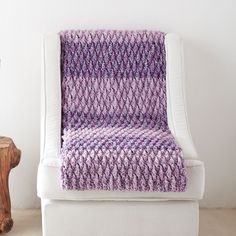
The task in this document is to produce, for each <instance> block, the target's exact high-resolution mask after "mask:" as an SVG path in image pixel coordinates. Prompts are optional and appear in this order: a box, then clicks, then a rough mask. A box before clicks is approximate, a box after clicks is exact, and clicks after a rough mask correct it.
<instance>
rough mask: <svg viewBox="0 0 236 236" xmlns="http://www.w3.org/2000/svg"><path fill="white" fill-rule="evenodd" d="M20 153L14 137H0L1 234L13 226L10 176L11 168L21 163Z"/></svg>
mask: <svg viewBox="0 0 236 236" xmlns="http://www.w3.org/2000/svg"><path fill="white" fill-rule="evenodd" d="M20 155H21V151H20V150H19V149H17V148H16V146H15V144H14V143H13V141H12V139H10V138H7V137H0V234H1V233H6V232H8V231H10V230H11V228H12V226H13V220H12V218H11V200H10V193H9V186H8V177H9V173H10V170H11V169H12V168H14V167H16V166H17V165H18V164H19V162H20Z"/></svg>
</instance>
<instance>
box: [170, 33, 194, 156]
mask: <svg viewBox="0 0 236 236" xmlns="http://www.w3.org/2000/svg"><path fill="white" fill-rule="evenodd" d="M165 46H166V64H167V67H166V73H167V74H166V83H167V85H166V88H167V116H168V124H169V128H170V130H171V132H172V134H173V135H174V136H175V138H176V140H177V142H178V143H179V145H180V146H181V147H182V149H183V155H184V158H185V159H196V158H197V153H196V150H195V147H194V144H193V141H192V137H191V133H190V129H189V124H188V118H187V110H186V102H185V83H184V57H183V42H182V40H181V39H180V38H179V37H178V36H177V35H175V34H167V35H166V38H165Z"/></svg>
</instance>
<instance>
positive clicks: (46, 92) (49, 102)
mask: <svg viewBox="0 0 236 236" xmlns="http://www.w3.org/2000/svg"><path fill="white" fill-rule="evenodd" d="M42 49H43V53H42V55H43V57H42V60H43V61H42V93H41V98H42V100H41V102H42V103H41V104H42V106H41V159H46V158H58V157H59V153H60V148H61V79H60V76H61V71H60V56H61V46H60V38H59V35H58V34H50V35H46V36H45V37H44V40H43V47H42ZM165 50H166V94H167V119H168V125H169V128H170V130H171V132H172V133H173V135H174V136H175V138H176V140H177V142H178V143H179V144H180V146H181V147H182V149H183V154H184V158H186V159H195V158H196V157H197V154H196V151H195V148H194V145H193V142H192V138H191V134H190V131H189V127H188V122H187V115H186V105H185V95H184V66H183V43H182V40H181V39H180V38H179V37H178V36H177V35H175V34H166V36H165Z"/></svg>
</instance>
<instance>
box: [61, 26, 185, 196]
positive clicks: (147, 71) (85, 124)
mask: <svg viewBox="0 0 236 236" xmlns="http://www.w3.org/2000/svg"><path fill="white" fill-rule="evenodd" d="M60 38H61V78H62V132H63V133H62V138H63V143H62V149H61V179H62V187H63V188H64V189H77V190H92V189H96V190H130V191H160V192H170V191H172V192H176V191H177V192H181V191H185V188H186V174H185V172H186V171H185V167H184V161H183V157H182V151H181V148H180V147H179V145H178V144H177V143H176V141H175V139H174V137H173V135H172V134H171V132H170V130H169V128H168V124H167V111H166V106H167V105H166V104H167V103H166V58H165V45H164V40H165V34H164V33H162V32H153V31H104V30H97V31H84V30H78V31H65V32H62V33H61V34H60Z"/></svg>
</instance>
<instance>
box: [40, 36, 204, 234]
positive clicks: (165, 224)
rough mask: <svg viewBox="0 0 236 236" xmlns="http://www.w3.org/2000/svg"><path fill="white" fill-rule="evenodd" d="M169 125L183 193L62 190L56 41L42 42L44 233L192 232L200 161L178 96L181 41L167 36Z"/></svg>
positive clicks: (181, 76) (195, 224)
mask: <svg viewBox="0 0 236 236" xmlns="http://www.w3.org/2000/svg"><path fill="white" fill-rule="evenodd" d="M165 45H166V60H167V78H166V79H167V109H168V110H167V113H168V123H169V128H170V130H171V131H172V133H173V134H174V136H175V138H176V140H177V141H178V143H179V144H180V146H181V147H182V149H183V154H184V158H185V163H186V167H187V178H188V182H187V191H186V192H169V193H165V192H119V191H65V190H62V188H61V187H60V182H59V174H60V172H59V167H60V159H59V153H60V148H61V81H60V39H59V36H58V35H57V34H55V35H48V36H46V37H45V38H44V42H43V62H42V63H43V76H42V111H41V114H42V116H41V128H42V130H41V160H40V163H39V168H38V186H37V191H38V196H39V197H40V198H41V202H42V225H43V235H44V236H69V235H71V236H75V235H81V236H95V235H100V236H125V235H127V236H132V235H133V236H147V235H148V236H158V235H160V236H197V235H198V222H199V221H198V218H199V216H198V208H199V205H198V201H199V200H200V199H201V198H202V196H203V192H204V182H205V176H204V165H203V162H201V161H200V160H198V159H197V154H196V151H195V148H194V145H193V142H192V139H191V135H190V132H189V128H188V122H187V116H186V106H185V97H184V67H183V49H182V48H183V47H182V40H181V39H180V38H179V37H178V36H176V35H174V34H167V35H166V39H165Z"/></svg>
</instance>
